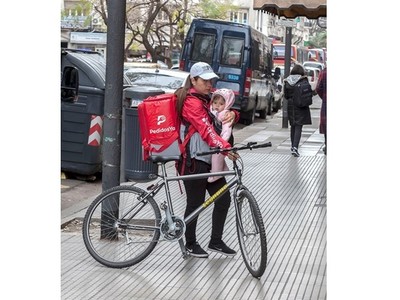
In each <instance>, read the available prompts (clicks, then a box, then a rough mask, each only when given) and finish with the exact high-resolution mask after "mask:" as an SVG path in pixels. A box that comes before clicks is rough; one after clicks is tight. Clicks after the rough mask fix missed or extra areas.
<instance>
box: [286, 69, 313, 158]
mask: <svg viewBox="0 0 400 300" xmlns="http://www.w3.org/2000/svg"><path fill="white" fill-rule="evenodd" d="M307 84H308V86H309V85H310V84H309V83H308V78H307V76H306V75H305V71H304V68H303V66H301V65H299V64H296V65H294V67H293V69H292V70H291V71H290V75H289V76H288V77H287V78H286V79H285V80H284V89H283V93H284V97H285V98H286V99H287V103H288V119H289V124H290V141H291V148H290V150H291V152H292V155H293V156H294V157H299V156H300V153H299V150H298V149H299V143H300V139H301V134H302V131H303V125H311V124H312V121H311V112H310V107H309V106H308V105H306V106H299V104H298V102H297V101H295V100H296V99H295V98H294V95H295V89H297V88H299V85H300V86H303V85H307ZM308 86H307V87H306V88H307V91H308V92H307V94H303V95H302V97H307V98H309V97H311V98H312V90H311V86H310V87H308Z"/></svg>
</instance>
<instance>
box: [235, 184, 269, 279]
mask: <svg viewBox="0 0 400 300" xmlns="http://www.w3.org/2000/svg"><path fill="white" fill-rule="evenodd" d="M237 208H238V210H237V212H236V229H237V234H238V238H239V245H240V250H241V252H242V257H243V260H244V263H245V264H246V267H247V269H248V270H249V271H250V273H251V275H253V276H254V277H257V278H258V277H261V276H262V275H263V274H264V271H265V268H266V265H267V238H266V235H265V228H264V222H263V219H262V215H261V212H260V209H259V208H258V204H257V201H256V199H255V198H254V196H253V195H252V194H251V193H250V191H248V190H242V191H241V192H240V193H239V196H238V198H237Z"/></svg>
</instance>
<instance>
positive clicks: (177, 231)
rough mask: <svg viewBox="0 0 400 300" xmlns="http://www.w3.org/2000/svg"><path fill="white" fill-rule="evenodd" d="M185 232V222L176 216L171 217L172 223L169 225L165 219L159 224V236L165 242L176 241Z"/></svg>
mask: <svg viewBox="0 0 400 300" xmlns="http://www.w3.org/2000/svg"><path fill="white" fill-rule="evenodd" d="M185 230H186V224H185V221H184V220H183V219H182V218H180V217H177V216H172V223H171V224H169V223H168V222H167V219H166V218H164V219H162V220H161V223H160V232H161V235H162V236H163V237H164V238H165V240H167V241H177V240H179V239H181V238H182V236H183V234H184V233H185Z"/></svg>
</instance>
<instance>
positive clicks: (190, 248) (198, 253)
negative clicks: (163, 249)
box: [185, 242, 208, 258]
mask: <svg viewBox="0 0 400 300" xmlns="http://www.w3.org/2000/svg"><path fill="white" fill-rule="evenodd" d="M185 248H186V251H187V252H188V253H189V255H190V256H194V257H203V258H207V257H208V253H207V252H206V251H204V250H203V248H201V247H200V245H199V243H197V242H196V243H194V244H186V246H185Z"/></svg>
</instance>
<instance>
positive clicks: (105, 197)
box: [82, 186, 161, 268]
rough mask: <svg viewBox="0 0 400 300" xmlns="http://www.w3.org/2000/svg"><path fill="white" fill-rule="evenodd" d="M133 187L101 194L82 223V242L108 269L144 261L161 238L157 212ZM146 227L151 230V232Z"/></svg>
mask: <svg viewBox="0 0 400 300" xmlns="http://www.w3.org/2000/svg"><path fill="white" fill-rule="evenodd" d="M145 193H146V192H145V191H143V190H142V189H140V188H137V187H135V186H117V187H113V188H111V189H108V190H106V191H104V192H103V193H101V194H100V195H99V196H97V197H96V199H95V200H94V201H93V202H92V203H91V205H90V206H89V208H88V210H87V211H86V214H85V217H84V219H83V225H82V233H83V241H84V243H85V246H86V249H87V250H88V251H89V253H90V255H91V256H92V257H93V258H94V259H95V260H96V261H98V262H99V263H101V264H103V265H105V266H107V267H111V268H126V267H130V266H132V265H134V264H137V263H138V262H140V261H142V260H143V259H145V258H146V257H147V256H148V255H149V254H150V253H151V252H152V251H153V250H154V247H155V246H156V245H157V243H158V240H159V238H160V220H161V213H160V209H159V207H158V205H157V203H156V202H155V200H154V199H153V198H152V197H147V198H146V200H145V201H141V200H140V199H142V198H140V199H139V196H140V195H143V194H145ZM148 226H150V227H152V228H151V229H150V228H148Z"/></svg>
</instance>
